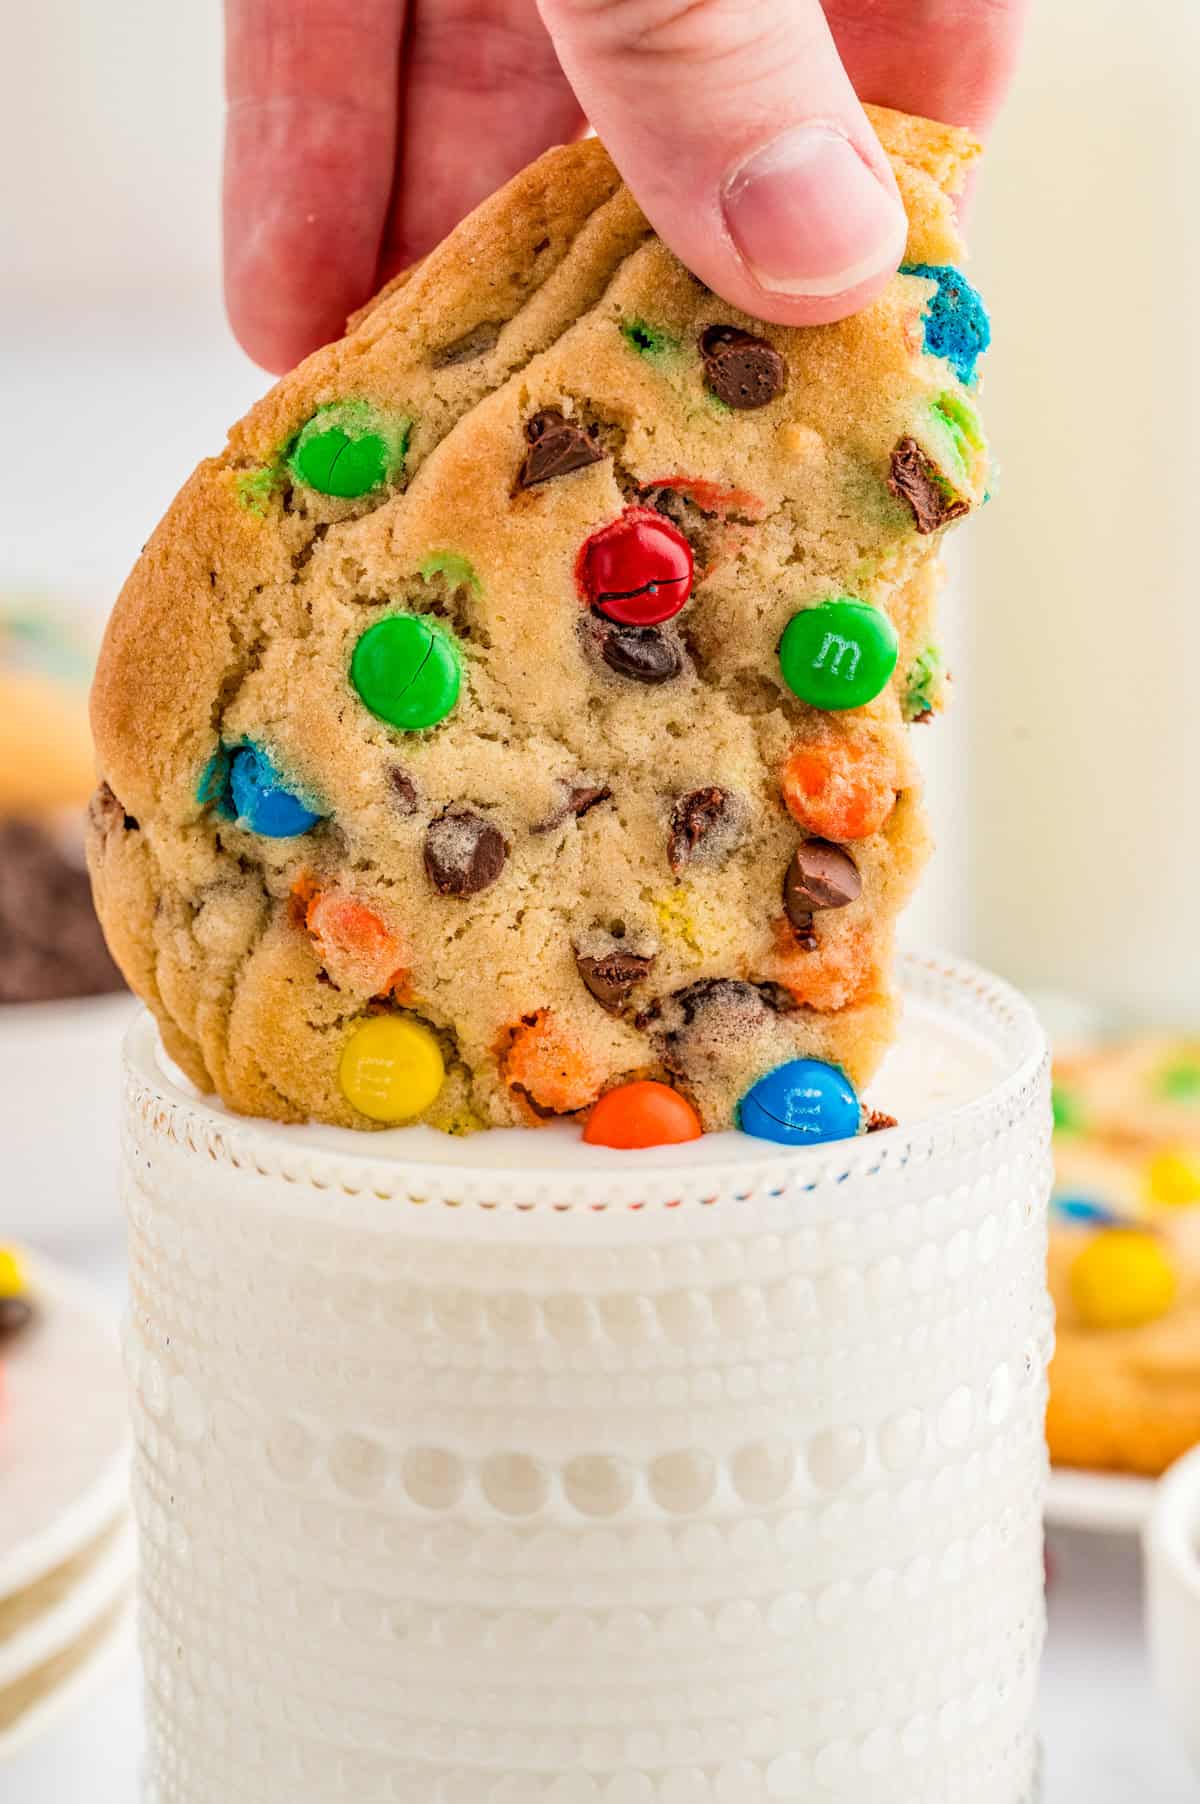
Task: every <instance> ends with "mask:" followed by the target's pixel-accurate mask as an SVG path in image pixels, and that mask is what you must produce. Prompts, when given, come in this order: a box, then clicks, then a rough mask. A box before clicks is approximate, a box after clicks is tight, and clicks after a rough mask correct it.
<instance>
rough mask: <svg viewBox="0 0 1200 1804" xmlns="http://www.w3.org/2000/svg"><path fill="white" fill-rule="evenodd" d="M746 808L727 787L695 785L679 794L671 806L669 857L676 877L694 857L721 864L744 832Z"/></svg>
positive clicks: (706, 862)
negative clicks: (698, 786) (684, 792)
mask: <svg viewBox="0 0 1200 1804" xmlns="http://www.w3.org/2000/svg"><path fill="white" fill-rule="evenodd" d="M745 817H746V810H745V807H744V806H743V805H742V804H741V802H740V798H739V797H737V796H733V795H730V793H729V792H728V790H725V789H717V788H715V787H711V786H710V787H709V788H707V789H693V790H692V791H691V792H690V793H689V794H688V795H685V796H680V798H679V800H678V801H677V802H676V804H675V806H674V808H673V809H672V810H671V830H670V837H669V838H668V840H667V858H668V861H669V863H670V866H671V870H672V872H673V873H674V875H675V876H676V877H678V876H679V874H680V872H681V871H683V870H685V869H686V868H687V866H688V865H689V864H691V862H692V860H693V858H695V859H697V860H698V861H700V862H701V863H704V864H719V863H720V862H721V861H722V860H723V859H724V858H726V857H727V856H728V855H729V853H730V852H731V851H732V850H733V848H734V847H735V846H736V845H737V843H738V841H739V839H740V838H741V836H742V830H743V827H744V824H745Z"/></svg>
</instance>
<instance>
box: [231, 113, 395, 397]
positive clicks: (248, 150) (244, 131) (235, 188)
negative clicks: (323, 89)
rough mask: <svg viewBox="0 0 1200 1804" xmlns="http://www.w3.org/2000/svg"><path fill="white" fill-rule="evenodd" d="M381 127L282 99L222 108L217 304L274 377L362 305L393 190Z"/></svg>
mask: <svg viewBox="0 0 1200 1804" xmlns="http://www.w3.org/2000/svg"><path fill="white" fill-rule="evenodd" d="M393 156H394V138H393V134H392V129H391V122H390V121H389V120H388V119H387V118H386V117H379V116H373V115H370V114H366V113H363V112H362V111H360V110H357V109H354V108H352V107H347V106H346V105H345V104H344V103H340V102H339V103H332V104H322V103H316V102H312V101H305V102H302V103H300V102H291V101H286V100H282V99H278V100H270V101H263V102H252V103H246V104H243V105H235V106H233V107H232V108H231V109H230V113H229V118H228V124H227V131H226V149H225V180H224V205H223V225H224V264H225V300H226V307H227V309H228V313H229V319H230V324H231V325H232V327H233V331H234V334H235V336H236V338H237V340H238V343H239V344H240V345H241V346H242V348H243V349H244V350H245V351H246V353H247V355H248V356H250V357H252V358H253V359H254V361H255V362H256V363H258V364H261V365H262V367H263V368H264V369H267V370H270V371H271V372H272V373H273V374H276V375H278V374H280V373H281V372H283V371H284V370H288V369H291V368H292V367H293V365H294V364H296V363H298V362H299V361H300V359H301V358H303V357H306V356H308V354H309V353H310V352H311V351H314V350H316V349H317V348H318V346H320V345H323V344H328V343H329V342H330V340H331V339H334V338H338V337H340V336H341V334H342V332H343V331H344V330H345V324H346V320H347V317H348V316H349V315H350V314H351V313H353V312H354V310H355V308H357V307H359V306H361V305H362V303H363V302H364V301H365V300H366V299H367V298H368V297H369V296H370V294H371V291H372V288H373V286H374V282H375V272H376V266H377V263H378V259H379V249H380V242H381V239H382V236H383V230H384V224H385V219H386V210H387V198H388V191H389V188H390V182H391V173H392V167H393Z"/></svg>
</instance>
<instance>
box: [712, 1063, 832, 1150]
mask: <svg viewBox="0 0 1200 1804" xmlns="http://www.w3.org/2000/svg"><path fill="white" fill-rule="evenodd" d="M861 1125H862V1109H861V1107H860V1105H859V1100H858V1097H857V1095H856V1094H855V1090H854V1085H853V1084H852V1083H851V1082H850V1080H849V1078H848V1077H847V1076H846V1074H845V1072H844V1071H842V1070H841V1069H840V1068H839V1067H838V1066H837V1065H825V1064H822V1062H821V1061H820V1059H791V1060H790V1061H789V1062H788V1063H787V1064H786V1065H780V1066H779V1067H778V1069H777V1070H775V1071H769V1072H768V1073H767V1075H766V1077H760V1078H759V1080H758V1082H757V1083H756V1084H755V1085H754V1086H753V1088H752V1089H750V1090H748V1091H747V1092H746V1094H745V1096H743V1098H742V1100H741V1103H740V1104H739V1105H738V1126H739V1127H740V1128H741V1130H742V1132H743V1133H744V1134H753V1136H754V1138H755V1139H756V1140H777V1141H779V1142H780V1144H781V1145H783V1146H815V1145H817V1144H818V1143H819V1142H820V1141H822V1140H849V1139H852V1138H853V1136H854V1135H855V1134H857V1133H858V1130H859V1128H860V1126H861Z"/></svg>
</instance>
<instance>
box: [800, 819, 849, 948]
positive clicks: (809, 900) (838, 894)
mask: <svg viewBox="0 0 1200 1804" xmlns="http://www.w3.org/2000/svg"><path fill="white" fill-rule="evenodd" d="M861 894H862V878H861V877H860V876H859V874H858V866H857V865H856V864H855V862H854V860H853V858H851V856H850V854H849V852H847V851H846V850H845V849H844V847H842V846H836V845H834V844H833V842H832V840H828V839H806V840H805V841H804V842H803V844H801V845H799V846H797V847H796V850H795V853H794V855H793V857H792V862H791V864H789V866H788V868H787V875H786V876H785V878H784V880H783V906H784V909H785V911H786V913H787V918H788V920H789V921H790V922H791V923H792V926H793V927H795V928H796V929H797V930H798V931H801V932H807V931H811V929H812V917H813V912H814V910H816V909H818V908H845V907H846V905H847V903H849V902H855V901H857V899H858V897H859V896H860V895H861Z"/></svg>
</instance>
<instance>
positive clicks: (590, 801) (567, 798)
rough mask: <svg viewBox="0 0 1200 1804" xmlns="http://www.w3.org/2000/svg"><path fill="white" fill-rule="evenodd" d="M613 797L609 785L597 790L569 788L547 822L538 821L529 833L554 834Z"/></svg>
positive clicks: (591, 786) (547, 817)
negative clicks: (558, 828)
mask: <svg viewBox="0 0 1200 1804" xmlns="http://www.w3.org/2000/svg"><path fill="white" fill-rule="evenodd" d="M611 796H612V790H611V789H609V788H608V787H607V785H606V786H604V787H603V788H597V787H595V786H594V785H590V784H578V785H576V786H575V787H574V788H568V789H566V790H565V792H564V795H563V799H562V801H561V803H560V804H559V806H558V807H557V808H556V809H555V810H554V813H553V814H548V815H547V816H546V818H545V820H542V821H536V822H535V823H534V825H533V826H532V827H531V828H530V829H529V831H530V832H531V833H553V831H554V829H555V828H556V827H561V826H562V824H563V822H564V821H568V820H570V818H571V816H572V815H574V816H575V818H576V820H581V819H582V818H583V816H584V815H585V814H586V813H587V812H588V810H589V808H595V807H596V806H597V804H598V803H600V802H607V801H609V800H610V799H611Z"/></svg>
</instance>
